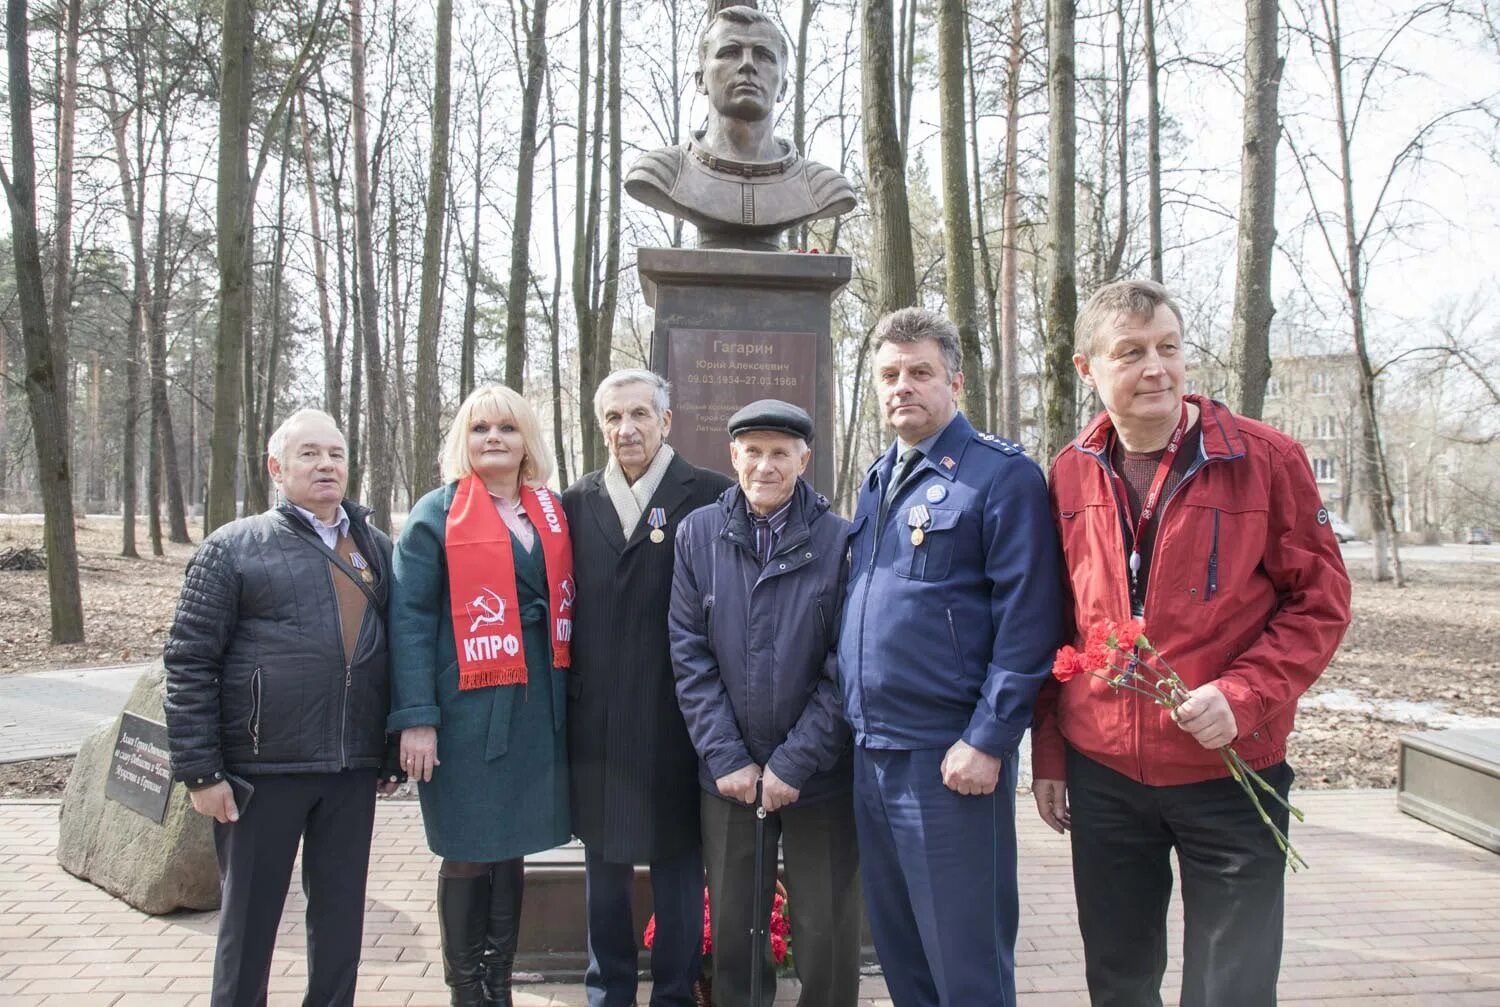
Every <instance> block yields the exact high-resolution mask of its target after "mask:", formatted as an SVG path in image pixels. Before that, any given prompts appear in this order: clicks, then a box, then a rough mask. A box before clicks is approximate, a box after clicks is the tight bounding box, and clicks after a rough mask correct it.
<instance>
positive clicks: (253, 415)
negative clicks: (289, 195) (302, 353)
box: [240, 205, 271, 515]
mask: <svg viewBox="0 0 1500 1007" xmlns="http://www.w3.org/2000/svg"><path fill="white" fill-rule="evenodd" d="M249 209H250V214H251V219H252V223H251V224H250V225H249V226H248V227H247V228H246V230H247V231H248V232H249V234H250V240H251V246H252V247H251V267H250V284H249V290H248V291H247V292H246V295H245V300H246V303H247V307H246V311H245V318H246V320H247V324H246V327H245V342H244V344H243V346H244V358H243V360H242V362H241V368H240V376H241V379H242V384H241V388H240V394H241V397H242V401H243V402H244V408H245V420H244V422H243V423H241V424H240V454H241V455H243V456H244V459H245V470H244V472H243V474H242V475H241V477H240V513H242V514H247V515H248V514H260V513H262V512H264V511H265V509H266V506H267V502H268V500H269V498H270V495H271V493H270V489H269V488H268V483H267V477H268V476H269V473H265V474H262V472H261V470H260V469H259V467H258V466H257V465H256V462H257V461H258V460H259V459H260V455H261V450H262V445H258V444H256V434H257V433H258V432H259V431H260V386H259V385H258V384H257V383H256V368H255V349H256V347H255V343H256V331H255V310H254V307H255V302H254V297H255V293H254V291H255V267H254V255H255V253H254V242H255V225H254V223H253V220H254V213H255V207H254V206H253V205H252V206H251V207H250V208H249Z"/></svg>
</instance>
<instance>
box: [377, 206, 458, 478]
mask: <svg viewBox="0 0 1500 1007" xmlns="http://www.w3.org/2000/svg"><path fill="white" fill-rule="evenodd" d="M399 224H400V221H399V218H398V216H397V206H396V192H395V186H394V185H393V186H392V187H391V197H390V214H389V216H388V217H387V218H386V270H385V275H386V281H387V282H388V283H389V285H390V319H389V324H387V326H386V331H387V332H388V333H390V340H389V342H388V344H387V346H388V352H389V354H390V357H391V365H390V366H388V367H387V368H386V370H387V371H388V372H389V371H392V370H394V371H395V379H396V385H395V387H394V388H389V387H387V389H386V391H387V393H388V394H387V401H389V402H393V403H395V406H396V411H397V414H396V435H395V445H396V446H395V448H394V449H393V453H394V454H395V455H396V458H397V461H398V462H399V460H400V459H401V458H402V457H405V458H407V459H412V458H413V447H412V438H411V430H412V422H411V411H410V409H409V408H408V401H409V396H408V387H407V383H406V312H407V297H409V296H410V293H411V284H410V283H408V284H407V287H406V290H407V297H403V296H402V293H401V268H400V264H401V256H400V252H399V244H398V240H397V239H398V237H399V235H400V227H399ZM438 240H439V246H440V250H441V245H442V238H441V237H439V239H438ZM446 273H447V269H446V267H444V268H440V269H439V270H438V275H440V276H441V275H444V274H446ZM438 315H439V316H440V317H441V315H442V304H441V298H440V299H439V304H438ZM433 451H434V453H435V452H436V451H437V448H435V447H434V448H433ZM434 456H435V455H434ZM413 464H416V463H415V461H413ZM408 471H409V470H408ZM399 478H400V477H399V475H393V478H392V493H393V494H394V493H395V484H396V482H397V481H398V480H399ZM405 488H406V494H407V498H408V499H409V500H415V499H416V497H415V496H412V493H413V492H414V490H415V487H414V485H413V484H412V483H411V482H410V481H409V480H408V482H407V484H406V487H405ZM431 488H432V487H431V486H428V487H424V490H423V492H425V491H426V490H427V489H431ZM393 506H394V505H393Z"/></svg>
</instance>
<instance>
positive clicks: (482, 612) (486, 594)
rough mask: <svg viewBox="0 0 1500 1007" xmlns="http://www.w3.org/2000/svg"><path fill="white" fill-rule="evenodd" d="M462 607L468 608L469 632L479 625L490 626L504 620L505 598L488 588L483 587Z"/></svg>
mask: <svg viewBox="0 0 1500 1007" xmlns="http://www.w3.org/2000/svg"><path fill="white" fill-rule="evenodd" d="M464 607H465V608H466V609H467V610H468V613H469V618H470V619H471V620H472V621H471V622H470V623H469V632H470V633H472V632H474V631H475V630H476V629H478V628H479V627H480V626H490V625H493V624H495V623H500V622H504V621H505V599H504V598H501V597H500V596H499V595H498V594H496V593H495V592H494V591H491V590H490V589H489V588H485V589H484V590H483V591H482V592H481V593H480V594H478V595H477V596H476V597H475V598H474V600H473V601H471V602H469V603H468V604H467V605H465V606H464ZM476 609H477V611H476Z"/></svg>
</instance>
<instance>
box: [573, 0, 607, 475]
mask: <svg viewBox="0 0 1500 1007" xmlns="http://www.w3.org/2000/svg"><path fill="white" fill-rule="evenodd" d="M597 10H598V12H599V20H600V22H601V23H600V24H599V26H598V28H597V32H598V35H599V58H598V59H597V60H596V61H595V72H594V80H593V87H594V95H593V102H594V104H593V120H594V125H593V129H592V131H590V130H589V129H588V128H586V124H587V123H588V121H589V115H588V112H589V58H590V56H589V32H588V27H589V26H588V14H589V5H588V3H587V2H585V3H582V4H580V5H579V22H578V66H579V71H578V137H577V139H578V148H577V152H576V155H575V158H574V162H573V170H574V194H575V195H574V202H573V312H574V315H575V316H576V318H577V322H578V426H579V437H580V439H581V440H582V442H583V452H582V455H583V469H584V471H585V472H592V471H593V470H595V469H596V468H598V467H599V465H600V464H602V462H601V461H600V460H599V448H600V447H601V445H600V443H599V427H598V423H597V421H596V420H595V418H594V410H593V406H592V403H593V395H594V386H595V385H597V384H598V382H599V379H600V378H602V377H604V375H602V374H600V375H596V374H595V373H594V317H595V312H594V307H593V305H594V301H593V294H592V290H593V284H594V252H595V249H596V247H597V244H598V240H599V203H600V185H599V181H600V171H601V165H600V160H601V153H602V151H601V147H602V141H603V134H604V119H603V114H604V91H603V88H604V77H605V73H604V66H603V63H604V59H603V53H604V45H603V43H604V25H603V23H602V22H603V16H604V4H603V3H602V2H601V3H599V4H598V5H597ZM591 151H592V153H590V152H591ZM590 165H591V166H592V167H589V166H590Z"/></svg>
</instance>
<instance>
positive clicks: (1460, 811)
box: [1396, 728, 1500, 853]
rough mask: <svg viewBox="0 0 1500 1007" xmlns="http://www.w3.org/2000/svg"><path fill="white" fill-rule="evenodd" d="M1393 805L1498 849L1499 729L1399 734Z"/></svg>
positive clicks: (1499, 846) (1476, 842)
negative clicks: (1398, 769)
mask: <svg viewBox="0 0 1500 1007" xmlns="http://www.w3.org/2000/svg"><path fill="white" fill-rule="evenodd" d="M1400 759H1401V763H1400V775H1399V776H1398V778H1397V783H1396V807H1398V808H1400V809H1401V810H1402V811H1404V812H1406V813H1407V814H1408V815H1411V816H1412V817H1413V818H1420V819H1421V820H1422V821H1424V822H1427V823H1428V824H1429V825H1436V826H1437V827H1438V828H1440V829H1442V830H1443V831H1444V832H1451V833H1453V834H1454V835H1455V836H1459V837H1461V838H1463V839H1467V840H1468V841H1469V842H1471V843H1474V844H1475V845H1478V846H1483V847H1484V848H1485V849H1487V850H1491V851H1493V852H1495V853H1500V730H1496V729H1493V728H1490V729H1483V728H1480V729H1468V730H1449V731H1423V732H1421V733H1419V734H1403V735H1402V736H1401V747H1400Z"/></svg>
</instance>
